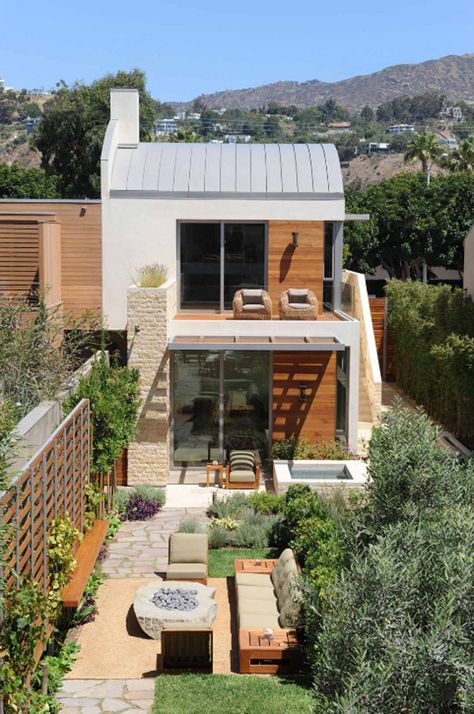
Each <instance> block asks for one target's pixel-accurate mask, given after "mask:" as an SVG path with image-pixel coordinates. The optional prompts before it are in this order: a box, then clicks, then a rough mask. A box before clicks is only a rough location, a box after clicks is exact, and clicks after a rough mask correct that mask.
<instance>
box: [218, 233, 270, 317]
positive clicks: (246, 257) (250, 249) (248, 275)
mask: <svg viewBox="0 0 474 714" xmlns="http://www.w3.org/2000/svg"><path fill="white" fill-rule="evenodd" d="M223 279H224V309H226V310H230V308H231V307H232V300H233V297H234V294H235V293H236V291H237V290H240V289H241V288H264V287H265V284H266V281H265V225H264V224H263V223H226V224H225V225H224V276H223Z"/></svg>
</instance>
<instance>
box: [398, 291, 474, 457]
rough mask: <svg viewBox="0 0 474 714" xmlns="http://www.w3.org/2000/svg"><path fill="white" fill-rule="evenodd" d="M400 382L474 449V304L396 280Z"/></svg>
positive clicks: (457, 293)
mask: <svg viewBox="0 0 474 714" xmlns="http://www.w3.org/2000/svg"><path fill="white" fill-rule="evenodd" d="M386 292H387V296H388V298H389V313H388V323H389V327H390V329H391V331H392V334H393V342H394V347H395V369H396V379H397V383H398V384H399V385H400V387H401V388H402V389H403V391H404V392H405V393H406V394H408V395H409V396H410V397H412V398H413V399H415V400H416V401H417V402H418V403H419V404H422V405H423V406H424V408H425V409H426V411H427V412H428V413H429V414H430V415H431V416H433V417H434V418H435V419H437V420H438V421H439V422H440V423H441V424H443V425H444V427H445V428H446V429H448V430H449V431H452V432H453V433H454V434H455V435H456V436H457V437H458V438H459V439H460V440H461V441H462V442H463V443H465V444H466V445H467V446H469V447H471V448H472V447H474V303H473V301H472V300H471V298H469V297H466V295H464V294H463V292H462V290H454V291H453V290H451V288H450V287H449V286H446V285H440V286H434V285H425V284H423V283H419V282H402V281H399V280H392V281H390V283H389V284H388V285H387V287H386Z"/></svg>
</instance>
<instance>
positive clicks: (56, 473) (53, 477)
mask: <svg viewBox="0 0 474 714" xmlns="http://www.w3.org/2000/svg"><path fill="white" fill-rule="evenodd" d="M89 464H90V412H89V402H88V400H87V399H83V400H82V401H81V402H79V404H78V405H77V406H76V407H75V408H74V409H73V411H72V412H71V413H70V414H68V416H67V417H66V418H65V419H64V421H63V422H62V423H61V424H60V425H59V426H58V428H57V429H56V431H55V432H54V433H53V434H52V435H51V436H50V438H49V439H48V441H47V442H45V444H44V445H43V446H42V447H41V449H40V450H39V451H38V452H37V453H36V454H35V456H33V458H32V459H31V460H30V461H29V462H28V463H27V464H26V466H25V467H24V469H23V470H22V472H21V473H20V475H19V476H18V477H17V478H16V479H15V480H14V482H13V483H12V485H11V486H10V488H9V489H8V491H5V492H4V493H3V494H1V495H0V512H1V513H2V519H3V521H4V523H5V524H6V525H7V528H8V533H7V548H6V562H7V568H6V570H5V573H4V576H5V585H6V587H12V586H13V585H14V584H15V582H17V580H16V578H15V575H18V576H19V577H24V576H32V577H33V578H34V579H35V580H36V581H37V582H38V583H39V584H40V585H41V586H42V588H43V590H44V591H45V592H46V590H47V584H48V559H47V537H48V529H49V526H50V524H51V522H52V521H53V520H54V519H55V518H56V517H57V516H58V515H64V514H65V513H68V515H69V517H70V519H71V521H72V523H73V524H74V525H75V527H76V528H78V529H79V530H80V531H81V532H82V529H83V522H84V507H85V501H86V492H85V487H86V484H87V483H88V481H89Z"/></svg>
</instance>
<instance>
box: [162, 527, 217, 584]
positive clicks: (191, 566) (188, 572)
mask: <svg viewBox="0 0 474 714" xmlns="http://www.w3.org/2000/svg"><path fill="white" fill-rule="evenodd" d="M207 561H208V540H207V533H172V534H171V535H170V538H169V542H168V567H167V569H166V579H167V580H191V581H195V582H198V583H203V584H204V585H206V584H207Z"/></svg>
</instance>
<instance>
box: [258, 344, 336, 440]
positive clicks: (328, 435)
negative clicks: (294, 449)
mask: <svg viewBox="0 0 474 714" xmlns="http://www.w3.org/2000/svg"><path fill="white" fill-rule="evenodd" d="M301 384H306V385H307V389H306V395H307V398H306V402H300V385H301ZM272 402H273V404H272V407H273V426H272V436H273V439H274V440H275V439H290V438H297V439H309V441H320V440H325V439H334V438H335V436H336V352H308V353H305V352H275V353H274V355H273V388H272Z"/></svg>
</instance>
